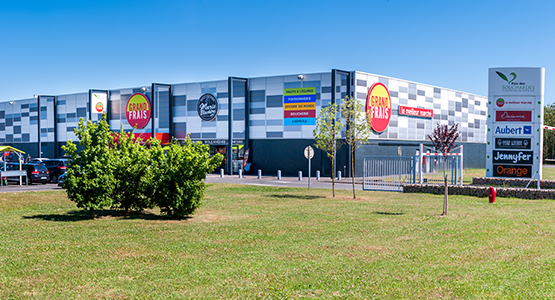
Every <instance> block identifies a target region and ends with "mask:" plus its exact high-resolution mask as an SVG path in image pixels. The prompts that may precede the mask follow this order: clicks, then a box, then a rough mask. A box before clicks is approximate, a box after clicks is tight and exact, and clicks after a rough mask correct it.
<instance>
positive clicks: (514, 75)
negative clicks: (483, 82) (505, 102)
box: [495, 71, 516, 84]
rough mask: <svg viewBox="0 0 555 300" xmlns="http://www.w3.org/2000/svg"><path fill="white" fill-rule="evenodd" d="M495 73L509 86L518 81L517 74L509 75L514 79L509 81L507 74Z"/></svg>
mask: <svg viewBox="0 0 555 300" xmlns="http://www.w3.org/2000/svg"><path fill="white" fill-rule="evenodd" d="M495 73H497V75H499V77H501V79H503V80H505V81H506V82H507V83H508V84H511V82H513V81H514V80H515V79H516V74H515V72H512V73H511V74H509V75H511V76H513V79H511V80H509V79H508V78H507V76H505V74H503V73H501V72H499V71H495Z"/></svg>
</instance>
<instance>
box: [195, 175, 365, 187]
mask: <svg viewBox="0 0 555 300" xmlns="http://www.w3.org/2000/svg"><path fill="white" fill-rule="evenodd" d="M206 182H207V183H216V182H219V183H234V184H246V185H258V186H285V187H298V188H308V177H303V178H302V181H299V179H298V177H289V176H288V177H285V176H282V177H281V180H278V179H277V176H262V178H260V179H258V176H257V175H243V178H239V175H224V177H223V178H222V177H220V174H207V175H206ZM310 188H318V189H331V178H329V177H325V178H324V177H320V180H316V177H311V178H310ZM335 188H336V189H342V190H351V189H352V188H353V186H352V182H351V178H342V179H341V180H337V179H336V180H335ZM355 189H356V190H362V178H355Z"/></svg>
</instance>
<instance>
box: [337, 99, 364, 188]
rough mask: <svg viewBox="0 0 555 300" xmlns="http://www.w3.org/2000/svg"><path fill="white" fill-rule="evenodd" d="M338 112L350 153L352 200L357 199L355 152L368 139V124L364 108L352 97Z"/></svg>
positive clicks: (344, 100)
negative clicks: (341, 118) (342, 122)
mask: <svg viewBox="0 0 555 300" xmlns="http://www.w3.org/2000/svg"><path fill="white" fill-rule="evenodd" d="M340 111H341V114H342V115H343V118H344V119H345V126H346V130H345V144H346V145H347V146H348V147H349V151H350V153H351V181H352V184H353V199H356V198H357V195H356V190H355V150H356V148H358V147H360V145H361V144H362V143H363V142H365V141H367V140H368V139H369V138H370V132H371V128H370V123H369V122H368V119H367V118H366V113H365V112H364V106H363V105H362V103H360V102H359V101H358V100H357V99H355V98H353V97H349V96H347V97H345V98H344V99H343V100H342V102H341V105H340Z"/></svg>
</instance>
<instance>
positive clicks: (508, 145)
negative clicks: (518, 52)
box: [486, 68, 545, 186]
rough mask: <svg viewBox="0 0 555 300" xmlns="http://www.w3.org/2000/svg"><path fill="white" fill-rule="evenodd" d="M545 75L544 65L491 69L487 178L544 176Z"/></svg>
mask: <svg viewBox="0 0 555 300" xmlns="http://www.w3.org/2000/svg"><path fill="white" fill-rule="evenodd" d="M544 78H545V70H544V69H543V68H491V69H489V92H488V132H487V141H488V142H487V150H486V176H487V177H513V178H535V179H541V176H542V153H541V150H542V148H543V128H542V124H543V103H544V81H545V79H544ZM538 186H539V183H538Z"/></svg>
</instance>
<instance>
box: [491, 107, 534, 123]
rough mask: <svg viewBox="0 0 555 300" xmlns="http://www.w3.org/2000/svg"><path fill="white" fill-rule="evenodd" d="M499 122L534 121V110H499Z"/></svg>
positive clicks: (496, 117) (496, 118)
mask: <svg viewBox="0 0 555 300" xmlns="http://www.w3.org/2000/svg"><path fill="white" fill-rule="evenodd" d="M495 121H497V122H532V111H529V110H528V111H523V110H498V111H496V112H495Z"/></svg>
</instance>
